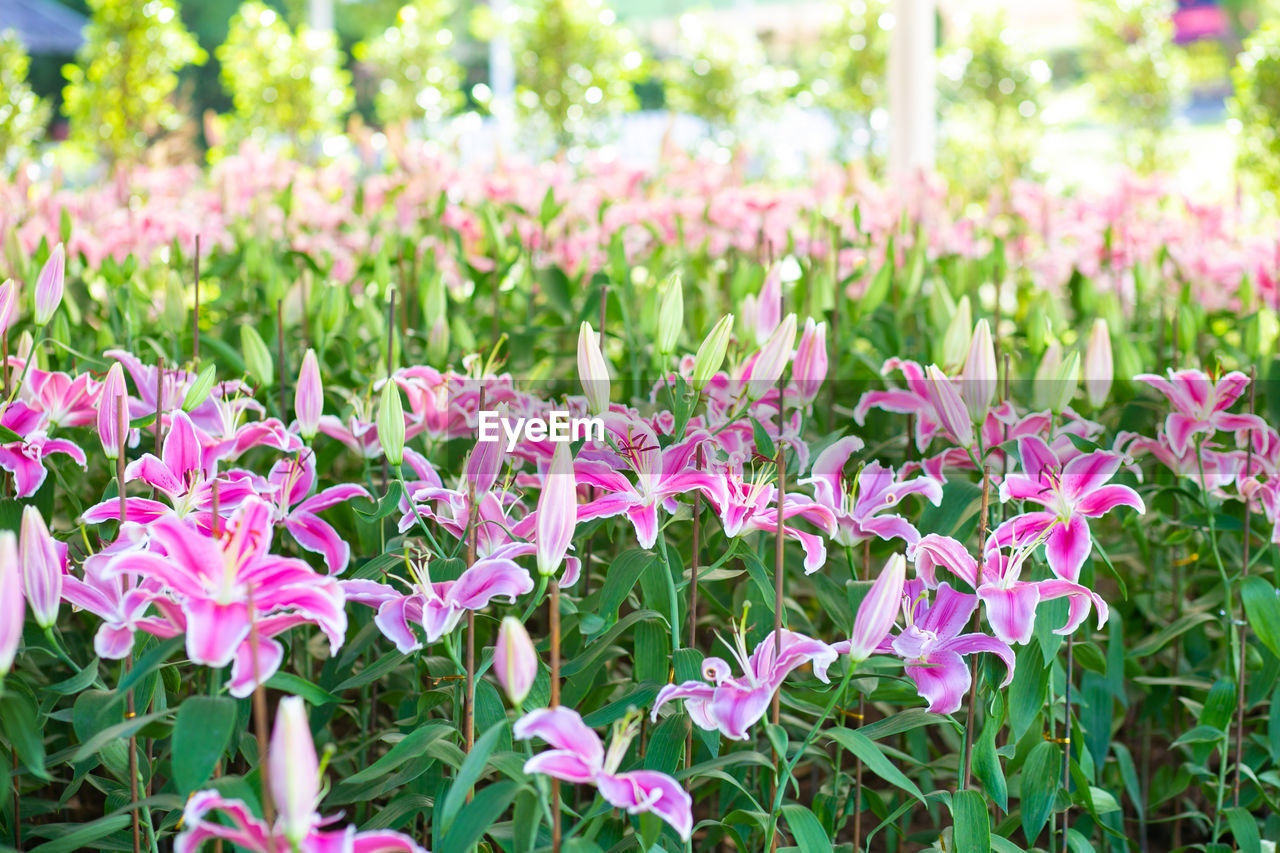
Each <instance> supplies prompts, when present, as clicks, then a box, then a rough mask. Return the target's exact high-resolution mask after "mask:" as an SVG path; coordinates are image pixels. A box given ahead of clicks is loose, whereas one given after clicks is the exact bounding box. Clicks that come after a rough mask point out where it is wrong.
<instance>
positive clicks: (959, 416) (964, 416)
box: [925, 364, 973, 447]
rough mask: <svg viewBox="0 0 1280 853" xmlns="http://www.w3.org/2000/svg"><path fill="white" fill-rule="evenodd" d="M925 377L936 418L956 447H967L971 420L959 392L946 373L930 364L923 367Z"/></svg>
mask: <svg viewBox="0 0 1280 853" xmlns="http://www.w3.org/2000/svg"><path fill="white" fill-rule="evenodd" d="M925 377H926V378H927V379H928V382H929V398H930V402H932V403H933V408H934V410H935V411H936V412H937V413H938V420H939V422H940V423H941V424H942V428H943V429H945V430H946V431H947V435H948V437H949V438H950V439H951V440H952V441H954V442H955V444H956V445H957V446H958V447H969V446H971V445H972V444H973V421H972V419H970V417H969V410H968V409H967V408H965V405H964V400H963V399H962V398H961V397H960V393H959V392H958V391H956V389H955V388H954V387H953V386H952V384H951V380H950V379H948V378H947V375H946V374H945V373H943V372H942V371H941V370H939V369H938V366H937V365H936V364H931V365H929V366H928V367H927V368H926V369H925Z"/></svg>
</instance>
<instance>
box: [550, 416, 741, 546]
mask: <svg viewBox="0 0 1280 853" xmlns="http://www.w3.org/2000/svg"><path fill="white" fill-rule="evenodd" d="M705 440H706V434H705V433H696V434H693V435H691V436H689V437H688V438H686V439H685V440H684V441H682V442H680V443H679V444H672V445H669V446H668V447H665V448H664V447H662V446H661V445H660V444H659V443H658V436H657V433H656V432H654V431H653V430H652V429H651V428H649V426H648V425H647V424H643V423H634V422H631V421H630V420H628V424H627V432H626V435H618V447H619V449H620V450H621V454H620V455H619V456H618V457H616V458H617V459H618V462H617V463H615V462H613V461H605V460H604V459H579V461H578V462H577V465H576V466H575V469H574V473H575V474H576V475H577V478H578V481H579V483H581V484H585V485H588V486H594V487H595V488H596V489H597V490H598V492H603V494H601V495H600V496H599V497H597V498H596V499H595V500H594V501H591V502H590V503H587V504H583V505H582V506H580V507H578V519H577V520H578V521H579V522H582V521H587V520H589V519H592V518H612V517H613V516H617V515H626V516H627V520H628V521H630V522H631V525H632V527H634V528H635V532H636V539H637V540H638V541H639V543H640V547H641V548H652V547H653V545H654V543H655V542H657V541H658V526H659V521H658V506H659V505H660V504H661V505H662V506H663V508H664V509H666V510H667V512H669V513H673V512H675V510H676V500H675V499H676V498H677V497H678V496H680V495H683V494H687V493H689V492H692V491H701V492H702V493H703V494H704V495H706V496H707V497H708V498H709V499H711V500H713V501H719V502H720V503H724V502H725V501H726V500H727V495H726V494H725V493H724V491H723V482H724V481H723V479H721V478H718V477H716V476H715V475H713V474H711V473H709V472H706V471H699V470H697V469H696V468H694V467H693V466H692V465H691V462H692V460H693V455H694V453H696V452H697V450H698V447H699V445H701V444H702V442H703V441H705ZM609 456H610V457H612V454H609ZM627 469H629V470H630V471H631V472H633V473H634V474H635V482H634V483H633V482H632V481H631V479H630V478H628V477H627V476H626V475H625V474H624V473H623V471H624V470H627Z"/></svg>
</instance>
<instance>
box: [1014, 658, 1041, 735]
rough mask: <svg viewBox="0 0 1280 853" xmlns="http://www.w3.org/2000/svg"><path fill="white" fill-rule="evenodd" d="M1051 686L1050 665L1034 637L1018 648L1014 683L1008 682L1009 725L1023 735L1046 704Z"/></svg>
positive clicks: (1015, 731) (1016, 733)
mask: <svg viewBox="0 0 1280 853" xmlns="http://www.w3.org/2000/svg"><path fill="white" fill-rule="evenodd" d="M1048 690H1049V669H1048V668H1047V667H1046V666H1044V662H1043V660H1042V659H1041V655H1040V643H1039V641H1038V640H1035V639H1032V640H1031V642H1030V643H1028V644H1027V645H1025V646H1023V647H1022V648H1020V649H1018V651H1017V666H1016V668H1015V669H1014V672H1013V684H1011V685H1009V727H1010V728H1011V729H1012V730H1013V737H1014V739H1021V738H1022V736H1023V735H1024V734H1026V733H1027V729H1029V728H1031V724H1032V722H1034V721H1035V719H1036V717H1037V716H1039V714H1040V709H1041V708H1043V707H1044V703H1045V695H1046V694H1047V692H1048Z"/></svg>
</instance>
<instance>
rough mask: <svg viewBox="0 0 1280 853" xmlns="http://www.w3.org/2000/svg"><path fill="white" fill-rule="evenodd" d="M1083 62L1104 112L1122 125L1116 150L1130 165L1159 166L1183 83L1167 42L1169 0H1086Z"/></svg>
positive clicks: (1181, 66) (1177, 56) (1175, 51)
mask: <svg viewBox="0 0 1280 853" xmlns="http://www.w3.org/2000/svg"><path fill="white" fill-rule="evenodd" d="M1085 12H1086V19H1087V22H1088V29H1089V48H1088V50H1087V59H1086V67H1087V69H1088V74H1089V82H1090V85H1092V87H1093V91H1094V95H1095V97H1096V98H1097V104H1098V108H1099V109H1100V110H1101V112H1102V113H1103V114H1104V116H1105V117H1106V118H1107V119H1108V120H1109V121H1113V122H1115V123H1116V124H1119V125H1121V126H1122V127H1124V128H1125V132H1124V133H1123V134H1121V156H1122V157H1123V159H1124V161H1125V162H1126V163H1128V164H1129V165H1130V166H1132V167H1133V168H1135V169H1138V170H1140V171H1143V172H1150V171H1153V170H1155V169H1157V168H1159V167H1160V166H1161V165H1162V164H1163V163H1164V162H1165V160H1166V158H1167V156H1168V152H1167V151H1166V150H1165V149H1166V147H1167V139H1166V135H1167V131H1168V128H1169V124H1170V121H1171V119H1172V117H1173V109H1174V106H1175V104H1176V103H1177V100H1178V98H1179V97H1180V96H1181V94H1182V90H1183V89H1184V87H1185V85H1186V70H1185V61H1184V57H1183V54H1182V51H1181V50H1180V49H1179V48H1178V47H1177V46H1175V45H1174V44H1173V3H1172V2H1170V0H1118V2H1117V0H1088V2H1087V3H1086V4H1085Z"/></svg>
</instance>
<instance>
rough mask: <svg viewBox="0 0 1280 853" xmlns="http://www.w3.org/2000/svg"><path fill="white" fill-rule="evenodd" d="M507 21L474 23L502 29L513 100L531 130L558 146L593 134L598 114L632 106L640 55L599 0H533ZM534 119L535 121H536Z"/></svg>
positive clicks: (641, 68) (642, 62) (484, 31)
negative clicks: (512, 81)
mask: <svg viewBox="0 0 1280 853" xmlns="http://www.w3.org/2000/svg"><path fill="white" fill-rule="evenodd" d="M511 11H512V13H513V14H512V15H511V20H509V21H494V20H491V19H490V20H484V19H483V18H482V19H480V20H479V21H478V22H477V29H478V31H479V32H478V34H479V35H480V36H481V37H484V36H486V35H489V36H491V35H492V34H493V33H494V32H496V29H497V28H498V27H502V28H505V29H506V30H507V31H508V33H509V38H510V39H511V50H512V56H513V58H514V61H515V68H516V105H517V107H518V108H519V112H520V114H521V115H522V116H523V117H524V118H525V119H526V120H528V121H529V122H531V124H532V125H533V128H532V129H533V130H535V132H541V133H543V134H544V135H549V136H551V137H553V138H554V139H555V140H556V142H557V143H558V144H560V145H561V146H565V145H569V144H571V143H573V142H579V141H586V140H587V139H589V138H591V137H592V136H593V135H598V131H599V129H600V125H601V123H602V122H603V120H605V119H607V118H609V117H612V116H615V115H617V114H619V113H622V112H626V111H627V110H631V109H635V106H636V96H635V90H634V86H635V84H636V83H637V82H639V81H641V80H643V79H644V78H645V76H646V73H647V72H646V68H645V66H646V59H645V56H644V54H643V53H642V52H641V50H640V45H639V42H637V41H636V39H635V36H633V35H632V33H631V31H630V30H628V29H626V28H625V27H622V26H619V25H618V24H617V23H616V18H615V15H614V13H613V11H612V10H611V9H609V8H607V7H606V6H605V5H604V4H603V3H602V2H601V0H533V2H530V3H527V4H519V5H513V6H512V7H511ZM539 125H540V126H539Z"/></svg>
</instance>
